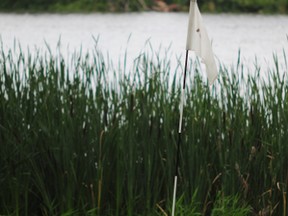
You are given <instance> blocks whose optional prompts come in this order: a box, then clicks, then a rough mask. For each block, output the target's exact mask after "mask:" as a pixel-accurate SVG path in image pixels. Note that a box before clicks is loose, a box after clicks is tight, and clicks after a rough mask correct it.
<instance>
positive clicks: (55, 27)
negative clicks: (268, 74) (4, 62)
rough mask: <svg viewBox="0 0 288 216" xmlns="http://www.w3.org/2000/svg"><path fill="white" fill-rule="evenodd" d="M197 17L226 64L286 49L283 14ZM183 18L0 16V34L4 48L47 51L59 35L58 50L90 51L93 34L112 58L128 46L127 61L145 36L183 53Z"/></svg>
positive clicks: (155, 15) (268, 57)
mask: <svg viewBox="0 0 288 216" xmlns="http://www.w3.org/2000/svg"><path fill="white" fill-rule="evenodd" d="M203 19H204V23H205V25H206V28H207V31H208V34H209V36H210V38H211V39H212V41H213V49H214V52H215V54H216V56H217V58H218V59H219V60H220V61H221V62H223V63H224V64H226V65H230V64H235V63H236V61H237V55H238V50H239V49H241V53H242V56H243V59H245V60H246V61H247V62H250V63H253V62H254V57H255V55H256V56H257V57H258V59H259V62H261V63H264V64H266V63H265V59H266V60H269V61H271V60H272V53H273V52H274V53H278V54H279V55H282V49H283V48H284V49H286V50H287V47H288V44H287V43H288V42H287V34H288V16H280V15H279V16H278V15H277V16H264V15H232V14H220V15H210V14H204V15H203ZM187 22H188V14H187V13H156V12H145V13H129V14H70V15H57V14H36V15H30V14H0V34H1V37H2V41H3V44H4V47H5V49H9V48H12V47H13V41H14V39H17V40H19V41H20V42H21V45H22V47H23V49H25V48H26V47H27V46H29V47H30V48H31V47H33V46H35V45H36V46H37V47H40V48H45V41H46V42H47V43H48V44H49V45H50V46H51V47H52V49H53V48H56V45H57V42H58V40H59V38H60V37H61V42H62V50H64V51H63V52H64V53H65V52H67V48H68V49H69V50H70V51H73V50H75V49H76V50H79V49H80V47H81V46H82V49H83V50H84V51H86V50H91V49H93V46H94V45H95V42H94V39H93V37H92V36H95V37H97V36H99V43H98V47H99V48H101V50H102V51H104V52H109V55H110V57H111V58H112V60H114V61H118V59H119V56H120V58H121V56H123V54H124V52H125V50H126V48H127V47H128V48H127V52H128V59H129V58H130V61H132V59H133V58H135V57H136V56H137V55H138V54H139V53H140V51H141V50H143V48H144V46H145V42H146V41H147V40H148V39H149V42H150V43H151V44H152V47H153V49H155V50H157V48H158V47H159V46H160V45H161V46H162V47H163V49H164V50H165V49H167V48H168V47H169V46H170V45H171V47H170V51H171V53H173V55H174V56H178V57H179V56H181V55H182V56H183V53H184V49H185V43H186V32H187ZM130 35H131V37H130V40H129V42H128V38H129V36H130ZM127 44H128V46H127ZM65 50H66V51H65Z"/></svg>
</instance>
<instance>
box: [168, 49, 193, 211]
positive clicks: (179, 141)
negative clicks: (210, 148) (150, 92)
mask: <svg viewBox="0 0 288 216" xmlns="http://www.w3.org/2000/svg"><path fill="white" fill-rule="evenodd" d="M188 54H189V51H188V50H186V57H185V68H184V77H183V88H182V92H181V101H180V107H179V108H180V118H179V131H178V142H177V159H176V168H175V177H174V190H173V203H172V216H174V214H175V206H176V193H177V180H178V166H179V158H180V143H181V133H182V119H183V107H184V100H185V88H186V73H187V62H188Z"/></svg>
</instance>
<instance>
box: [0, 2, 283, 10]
mask: <svg viewBox="0 0 288 216" xmlns="http://www.w3.org/2000/svg"><path fill="white" fill-rule="evenodd" d="M155 2H156V1H155V0H1V1H0V10H2V11H32V12H33V11H34V12H38V11H39V12H40V11H48V12H49V11H50V12H89V11H106V12H107V11H112V12H113V11H141V10H150V9H152V8H153V5H155ZM164 2H165V3H167V4H177V5H178V7H177V8H178V10H185V11H186V10H188V6H189V0H164ZM198 3H199V5H200V7H201V9H202V10H203V11H209V12H259V13H263V12H264V13H269V12H279V13H286V12H287V9H288V2H287V0H209V1H201V0H198Z"/></svg>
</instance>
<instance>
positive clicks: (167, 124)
mask: <svg viewBox="0 0 288 216" xmlns="http://www.w3.org/2000/svg"><path fill="white" fill-rule="evenodd" d="M167 56H169V55H167ZM274 61H275V65H274V66H273V67H271V68H270V69H267V71H264V70H262V69H261V68H259V67H257V66H255V72H254V73H253V72H251V73H249V74H245V72H244V71H245V67H244V65H243V64H242V63H241V61H240V60H239V61H238V64H237V65H236V67H231V68H227V67H224V66H222V67H221V69H220V75H219V79H218V80H217V81H216V83H215V85H213V87H212V88H209V87H208V86H207V84H205V82H203V79H202V77H201V75H200V74H201V73H200V72H199V69H198V67H196V71H195V73H196V74H195V76H192V75H190V76H189V77H188V83H189V85H188V88H187V92H186V95H187V97H186V100H187V103H186V106H185V110H184V125H183V129H184V131H183V143H182V146H181V157H180V176H179V186H178V201H177V215H178V216H179V215H183V216H184V215H185V216H187V215H188V216H190V215H191V216H192V215H201V214H202V213H203V214H205V215H214V216H218V215H252V213H253V212H254V213H255V212H256V213H258V212H260V211H262V212H264V211H265V212H269V213H272V212H273V213H274V214H275V215H286V213H287V211H286V209H287V179H288V170H287V167H288V145H287V140H288V130H287V128H288V103H287V100H288V85H287V84H288V82H287V81H288V80H287V75H286V74H285V73H287V64H286V65H284V66H285V67H284V69H283V67H281V66H280V65H279V63H278V58H277V57H276V56H275V58H274ZM191 63H192V62H191ZM193 64H196V63H195V62H193ZM120 65H121V64H120ZM176 72H177V73H176ZM181 72H182V66H179V67H178V68H176V69H175V71H174V69H172V68H171V67H170V60H169V59H168V58H167V57H164V56H163V57H162V56H161V57H160V55H159V53H158V52H153V53H152V54H151V52H148V51H147V52H144V53H143V54H141V55H140V56H139V57H138V58H136V59H135V62H134V66H133V68H132V69H131V70H130V71H128V70H127V69H126V64H125V61H124V64H123V67H122V66H119V68H117V69H115V68H114V67H113V66H112V63H111V62H110V60H109V59H105V58H104V56H103V54H102V53H101V52H100V51H99V50H98V49H97V48H95V49H94V51H93V53H92V54H87V55H83V54H81V53H74V55H73V56H72V57H70V58H69V59H68V60H64V58H63V57H62V55H61V54H57V55H52V54H49V50H48V51H47V53H41V52H40V51H38V52H37V51H35V52H33V54H29V53H28V54H24V53H23V51H21V48H20V49H19V48H17V49H14V50H10V51H7V52H5V51H4V50H3V48H1V55H0V146H1V148H0V190H1V191H0V215H23V216H26V215H27V216H28V215H29V216H31V215H63V216H64V215H65V216H66V215H67V216H68V215H107V216H108V215H116V216H117V215H128V216H132V215H165V214H164V212H166V213H167V214H170V212H171V206H172V193H173V180H174V171H175V152H176V139H177V135H178V134H177V126H178V118H179V111H178V106H179V101H180V82H178V81H179V79H180V74H181ZM284 72H285V73H284ZM260 73H266V74H267V76H268V78H267V81H266V82H264V81H263V80H262V79H261V78H260V76H259V74H260ZM189 74H190V73H189ZM280 74H284V75H283V76H282V75H280ZM193 77H195V78H193ZM263 214H264V213H263Z"/></svg>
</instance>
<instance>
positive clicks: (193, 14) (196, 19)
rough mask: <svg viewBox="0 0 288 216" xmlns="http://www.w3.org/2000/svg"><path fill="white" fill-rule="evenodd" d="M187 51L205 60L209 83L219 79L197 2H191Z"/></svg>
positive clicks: (191, 0)
mask: <svg viewBox="0 0 288 216" xmlns="http://www.w3.org/2000/svg"><path fill="white" fill-rule="evenodd" d="M186 49H187V50H193V51H195V53H196V55H198V56H199V57H201V58H202V59H203V61H204V63H205V65H206V73H207V77H208V81H209V84H210V85H211V84H212V83H213V82H214V80H215V79H216V78H217V74H218V71H217V67H216V63H215V59H214V54H213V51H212V48H211V42H210V40H209V37H208V34H207V32H206V29H205V27H204V25H203V23H202V17H201V14H200V11H199V8H198V5H197V1H196V0H190V10H189V25H188V34H187V44H186Z"/></svg>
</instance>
